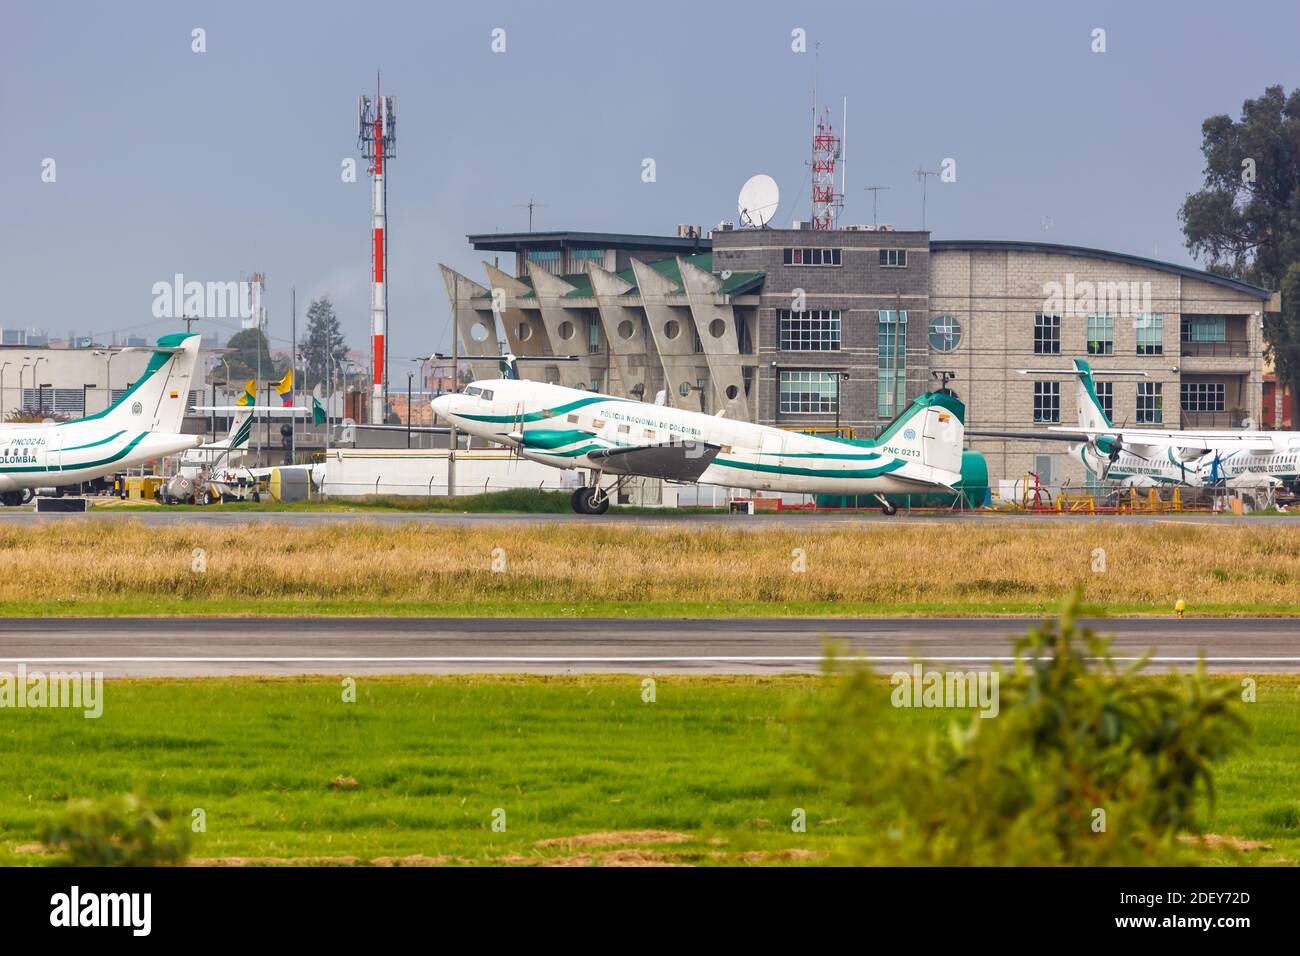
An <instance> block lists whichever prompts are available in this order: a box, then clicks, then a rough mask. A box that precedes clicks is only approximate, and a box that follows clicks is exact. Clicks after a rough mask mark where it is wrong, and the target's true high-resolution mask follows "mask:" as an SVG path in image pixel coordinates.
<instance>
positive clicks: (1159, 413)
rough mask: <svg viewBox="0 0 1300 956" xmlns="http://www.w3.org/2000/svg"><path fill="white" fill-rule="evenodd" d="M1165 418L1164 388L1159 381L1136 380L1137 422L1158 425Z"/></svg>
mask: <svg viewBox="0 0 1300 956" xmlns="http://www.w3.org/2000/svg"><path fill="white" fill-rule="evenodd" d="M1164 420H1165V396H1164V388H1163V386H1162V385H1161V383H1160V382H1138V400H1137V423H1138V424H1139V425H1159V424H1160V423H1161V422H1163V421H1164Z"/></svg>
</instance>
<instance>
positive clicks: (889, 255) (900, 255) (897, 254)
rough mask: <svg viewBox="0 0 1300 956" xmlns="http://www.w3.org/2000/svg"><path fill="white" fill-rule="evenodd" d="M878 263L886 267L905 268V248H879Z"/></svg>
mask: <svg viewBox="0 0 1300 956" xmlns="http://www.w3.org/2000/svg"><path fill="white" fill-rule="evenodd" d="M880 264H881V265H882V266H885V267H886V268H888V269H906V268H907V250H906V249H881V250H880Z"/></svg>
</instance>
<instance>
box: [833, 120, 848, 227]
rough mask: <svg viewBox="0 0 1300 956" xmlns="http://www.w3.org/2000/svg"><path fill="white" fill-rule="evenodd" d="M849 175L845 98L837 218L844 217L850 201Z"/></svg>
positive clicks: (841, 129)
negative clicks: (847, 183) (845, 206)
mask: <svg viewBox="0 0 1300 956" xmlns="http://www.w3.org/2000/svg"><path fill="white" fill-rule="evenodd" d="M848 173H849V98H848V96H845V97H844V112H843V119H841V120H840V205H839V210H838V211H837V213H836V218H837V219H838V218H839V217H841V216H843V214H844V203H845V200H847V199H848V196H849V192H848V189H847V188H846V187H845V180H846V179H847V178H848Z"/></svg>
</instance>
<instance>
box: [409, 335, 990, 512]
mask: <svg viewBox="0 0 1300 956" xmlns="http://www.w3.org/2000/svg"><path fill="white" fill-rule="evenodd" d="M502 367H503V371H504V372H505V374H506V377H505V378H501V379H491V380H483V381H476V382H474V383H472V384H470V385H468V386H466V388H465V389H464V390H463V391H460V392H455V393H451V394H447V395H442V396H439V397H438V398H436V399H434V401H433V403H432V404H433V413H434V416H435V418H436V419H437V420H438V421H440V422H442V423H443V424H446V425H451V426H455V427H456V428H457V429H460V430H462V431H465V432H468V433H469V434H471V435H474V436H476V437H478V438H482V439H485V440H487V441H490V442H495V443H497V444H501V445H506V446H508V447H511V448H515V449H517V450H518V453H519V454H520V455H521V456H522V457H524V458H528V459H530V460H532V461H537V462H541V463H542V464H545V465H550V466H552V467H555V468H582V469H586V470H588V472H589V474H590V479H589V483H588V484H587V486H586V487H583V488H579V489H578V490H577V491H575V492H574V494H573V509H574V510H575V511H577V512H578V513H579V514H603V513H604V512H605V511H607V510H608V509H609V499H610V495H611V493H613V492H614V491H615V490H616V489H617V487H618V485H620V484H621V483H622V482H623V481H624V480H626V479H627V478H628V477H633V476H636V477H646V478H661V479H666V480H669V481H677V482H685V483H699V484H706V485H720V486H723V487H729V488H746V489H755V490H762V491H788V492H803V493H809V494H837V495H863V496H871V497H875V498H876V499H877V500H878V501H879V502H880V505H881V509H882V510H883V511H884V512H885V514H893V513H894V512H895V511H896V510H897V506H896V505H895V504H894V503H893V502H891V501H890V500H889V498H888V497H887V496H889V495H907V494H926V493H931V492H935V491H940V492H950V491H951V490H952V489H953V488H954V486H955V485H957V484H958V483H959V482H960V481H961V479H962V474H961V472H962V462H963V455H962V433H963V418H964V415H965V408H964V406H963V405H962V403H961V402H959V401H958V400H957V399H956V398H954V397H952V396H951V395H948V394H944V393H937V392H932V393H927V394H925V395H922V396H920V397H919V398H917V399H916V400H915V401H914V402H912V404H911V405H910V406H908V407H907V408H906V409H905V410H904V411H903V413H902V414H901V415H899V416H898V418H897V419H895V420H894V421H893V422H892V423H891V424H890V425H889V426H888V427H887V428H886V429H885V431H884V432H883V433H882V434H881V436H880V437H879V438H878V439H876V440H875V441H854V440H850V439H841V438H825V437H819V436H815V435H808V434H802V433H799V432H792V431H787V430H786V429H783V428H772V427H769V426H766V425H756V424H752V423H749V422H741V421H731V420H728V419H725V418H723V417H721V415H706V414H704V413H702V412H693V411H688V410H686V409H682V408H670V407H667V406H666V405H662V404H658V403H656V404H650V403H646V402H639V401H636V400H634V399H627V398H614V397H613V396H610V395H601V394H598V393H594V392H587V391H581V390H579V389H572V388H565V387H563V386H560V385H550V384H547V383H544V382H532V381H523V380H520V379H519V378H518V376H517V374H516V373H515V372H514V365H513V363H512V362H510V361H509V360H507V361H506V362H504V363H503V365H502ZM606 475H609V476H612V477H613V479H614V480H613V482H612V483H611V484H610V485H609V486H606V485H605V476H606Z"/></svg>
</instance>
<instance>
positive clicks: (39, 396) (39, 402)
mask: <svg viewBox="0 0 1300 956" xmlns="http://www.w3.org/2000/svg"><path fill="white" fill-rule="evenodd" d="M44 361H46V359H45V356H44V355H38V356H36V361H34V362H32V388H34V389H36V414H38V415H40V414H42V413H44V411H45V402H44V393H43V392H42V391H41V388H42V386H39V385H37V384H36V370H37V369H38V368H40V365H41V363H42V362H44Z"/></svg>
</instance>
